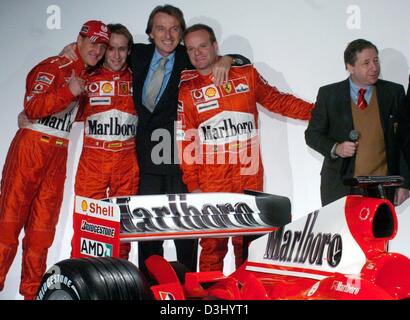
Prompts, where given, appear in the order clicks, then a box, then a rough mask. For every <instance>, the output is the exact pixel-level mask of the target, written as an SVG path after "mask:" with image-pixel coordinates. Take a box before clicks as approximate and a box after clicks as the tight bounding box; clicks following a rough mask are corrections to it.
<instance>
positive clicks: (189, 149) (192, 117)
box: [177, 84, 201, 192]
mask: <svg viewBox="0 0 410 320" xmlns="http://www.w3.org/2000/svg"><path fill="white" fill-rule="evenodd" d="M197 119H198V116H197V111H196V108H195V106H194V104H193V102H192V98H191V96H190V91H189V88H188V87H186V86H184V85H183V84H182V85H181V87H180V89H179V98H178V123H177V144H178V154H179V160H180V167H181V170H182V179H183V181H184V183H185V184H186V186H187V188H188V191H189V192H192V191H194V190H196V189H200V185H199V177H198V172H199V165H198V159H200V152H201V151H200V143H199V136H198V120H197Z"/></svg>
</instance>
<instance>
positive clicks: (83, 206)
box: [81, 200, 88, 211]
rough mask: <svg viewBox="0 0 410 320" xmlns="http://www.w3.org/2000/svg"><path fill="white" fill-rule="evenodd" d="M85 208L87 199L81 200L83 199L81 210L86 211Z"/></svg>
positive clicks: (86, 207)
mask: <svg viewBox="0 0 410 320" xmlns="http://www.w3.org/2000/svg"><path fill="white" fill-rule="evenodd" d="M87 209H88V204H87V201H85V200H83V201H82V202H81V210H83V211H87Z"/></svg>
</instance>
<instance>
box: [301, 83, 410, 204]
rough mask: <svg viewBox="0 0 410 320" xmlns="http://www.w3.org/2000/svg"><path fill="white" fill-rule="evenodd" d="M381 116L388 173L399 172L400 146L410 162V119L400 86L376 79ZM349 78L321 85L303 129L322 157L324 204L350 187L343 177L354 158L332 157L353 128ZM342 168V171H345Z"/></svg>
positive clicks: (322, 194) (351, 172)
mask: <svg viewBox="0 0 410 320" xmlns="http://www.w3.org/2000/svg"><path fill="white" fill-rule="evenodd" d="M376 90H377V99H378V103H379V109H380V119H381V124H382V128H383V132H384V141H385V146H386V158H387V168H388V174H389V175H398V174H400V173H401V172H400V148H402V150H403V153H404V155H405V156H406V160H407V163H410V150H409V142H408V141H409V138H408V136H409V133H410V132H409V122H408V115H407V112H406V110H405V103H404V101H405V95H404V88H403V86H402V85H399V84H396V83H393V82H389V81H384V80H378V81H377V83H376ZM353 129H354V128H353V117H352V111H351V98H350V84H349V79H347V80H345V81H342V82H338V83H334V84H331V85H327V86H324V87H321V88H320V89H319V93H318V96H317V100H316V105H315V108H314V109H313V111H312V118H311V120H310V122H309V125H308V128H307V129H306V131H305V139H306V143H307V144H308V145H309V146H310V147H311V148H313V149H314V150H316V151H318V152H320V153H321V154H322V155H323V156H324V157H325V159H324V162H323V166H322V170H321V196H322V203H323V204H327V203H330V202H332V201H335V200H337V199H339V198H341V197H343V196H345V195H347V194H348V193H349V191H350V189H349V188H348V187H346V186H344V185H343V182H342V176H343V175H345V174H346V175H345V176H347V177H349V176H352V175H353V172H354V158H351V159H350V158H345V159H342V158H337V159H331V157H330V152H331V149H332V147H333V145H334V144H335V143H336V142H343V141H348V140H349V133H350V131H351V130H353ZM344 171H345V172H344Z"/></svg>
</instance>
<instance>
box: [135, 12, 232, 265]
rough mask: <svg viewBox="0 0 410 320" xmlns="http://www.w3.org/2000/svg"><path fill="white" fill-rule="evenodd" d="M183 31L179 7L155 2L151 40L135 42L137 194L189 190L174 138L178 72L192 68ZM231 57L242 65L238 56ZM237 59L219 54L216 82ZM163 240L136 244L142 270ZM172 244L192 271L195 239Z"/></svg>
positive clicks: (149, 30)
mask: <svg viewBox="0 0 410 320" xmlns="http://www.w3.org/2000/svg"><path fill="white" fill-rule="evenodd" d="M184 30H185V21H184V17H183V14H182V12H181V10H180V9H178V8H176V7H173V6H171V5H164V6H158V7H156V8H155V9H154V10H153V11H152V12H151V14H150V16H149V19H148V23H147V28H146V31H145V32H146V34H147V35H148V36H149V40H150V42H151V44H141V43H140V44H134V46H133V48H132V52H131V56H130V67H131V70H132V72H133V96H134V103H135V107H136V109H137V114H138V117H139V120H138V129H137V155H138V161H139V165H140V173H141V174H140V186H139V194H141V195H150V194H170V193H185V192H187V189H186V186H185V184H184V183H183V181H182V174H181V171H180V169H179V164H178V159H177V158H178V156H177V152H176V145H175V141H174V136H175V134H174V132H175V128H174V123H175V121H176V119H177V107H178V86H179V82H180V74H181V71H182V70H185V69H192V68H193V67H192V66H191V64H190V62H189V58H188V55H187V53H186V49H185V47H184V46H182V45H181V44H180V42H181V38H182V33H183V31H184ZM164 58H166V59H164ZM235 59H236V60H237V62H238V63H239V64H240V59H239V58H238V57H235ZM235 59H233V58H232V57H230V56H225V57H222V58H221V60H220V63H219V64H218V66H217V67H216V68H215V69H214V70H213V75H214V78H215V81H216V83H217V84H219V82H222V81H224V80H225V79H226V78H227V72H228V71H229V67H230V65H231V63H232V62H233V60H235ZM161 65H162V66H163V67H162V68H163V71H162V75H161V79H162V81H160V82H161V83H162V85H161V86H160V88H159V93H158V94H157V95H155V96H156V97H154V99H152V97H151V92H152V91H153V90H152V89H151V87H152V83H153V82H157V81H158V80H157V79H158V76H157V72H156V70H157V69H159V66H161ZM162 77H163V78H162ZM154 79H155V80H154ZM162 244H163V241H152V242H139V243H138V256H139V257H138V258H139V259H138V260H139V267H140V269H141V270H143V271H146V269H145V260H146V259H147V258H148V257H149V256H151V255H153V254H159V255H163V248H162ZM175 246H176V252H177V258H178V261H179V262H181V263H183V264H184V265H186V266H187V267H188V268H189V269H190V270H192V271H195V270H196V265H197V247H198V242H197V240H175Z"/></svg>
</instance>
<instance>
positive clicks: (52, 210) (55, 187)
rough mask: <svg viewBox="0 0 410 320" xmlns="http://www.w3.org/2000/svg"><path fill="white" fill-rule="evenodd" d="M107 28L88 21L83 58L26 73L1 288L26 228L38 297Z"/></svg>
mask: <svg viewBox="0 0 410 320" xmlns="http://www.w3.org/2000/svg"><path fill="white" fill-rule="evenodd" d="M108 39H109V34H108V32H107V26H106V25H105V24H103V23H102V22H100V21H88V22H86V23H85V24H84V25H83V28H82V29H81V31H80V34H79V36H78V38H77V46H78V51H77V54H78V55H79V56H80V57H81V59H78V60H77V61H72V60H69V59H67V58H63V57H51V58H48V59H46V60H44V61H42V62H41V63H39V64H38V65H37V66H36V67H34V68H33V69H32V70H31V71H30V73H29V74H28V76H27V81H26V94H25V99H24V112H25V114H26V116H27V117H28V118H29V119H30V120H33V121H31V122H29V124H27V125H26V126H25V127H24V128H20V129H19V130H18V131H17V133H16V136H15V137H14V139H13V142H12V143H11V146H10V149H9V152H8V154H7V158H6V162H5V165H4V168H3V176H2V181H1V195H0V290H1V289H2V288H3V286H4V281H5V278H6V275H7V273H8V270H9V268H10V266H11V264H12V262H13V260H14V257H15V255H16V251H17V247H18V237H19V234H20V231H21V229H22V228H23V227H24V231H25V236H24V239H23V262H22V276H21V284H20V293H21V294H22V295H24V297H25V298H26V299H32V298H34V296H35V294H36V293H37V290H38V286H39V284H40V281H41V278H42V276H43V274H44V272H45V269H46V261H47V252H48V248H49V247H50V246H51V244H52V243H53V240H54V233H55V227H56V224H57V221H58V216H59V213H60V207H61V202H62V198H63V191H64V181H65V175H66V160H67V146H68V135H69V132H70V129H71V126H72V122H73V121H74V118H75V114H76V112H77V106H78V96H79V95H80V94H81V93H82V91H83V90H84V83H83V80H82V79H81V78H80V77H81V76H83V74H84V72H85V71H86V68H87V67H89V66H95V65H96V64H97V63H98V61H99V60H100V59H101V58H102V57H103V55H104V53H105V49H106V45H107V43H108Z"/></svg>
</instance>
